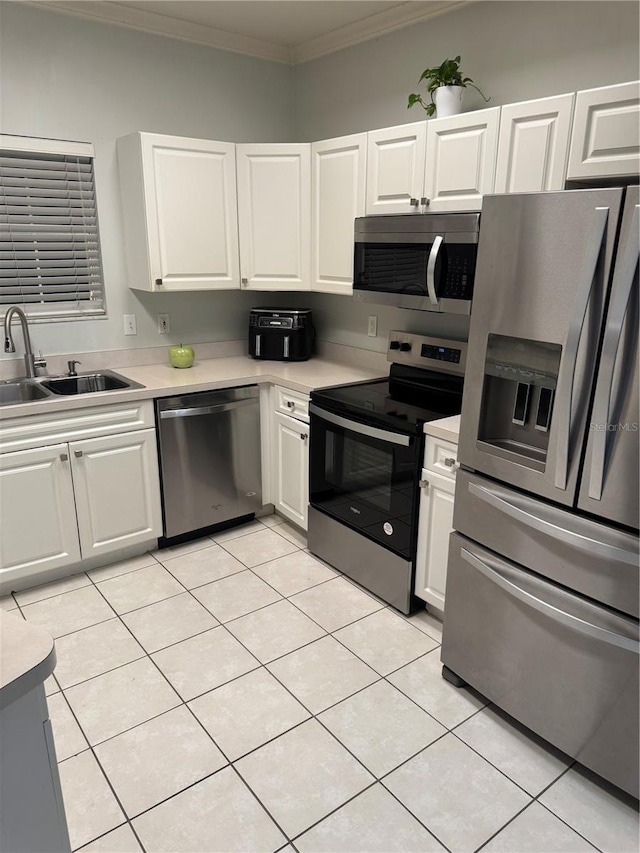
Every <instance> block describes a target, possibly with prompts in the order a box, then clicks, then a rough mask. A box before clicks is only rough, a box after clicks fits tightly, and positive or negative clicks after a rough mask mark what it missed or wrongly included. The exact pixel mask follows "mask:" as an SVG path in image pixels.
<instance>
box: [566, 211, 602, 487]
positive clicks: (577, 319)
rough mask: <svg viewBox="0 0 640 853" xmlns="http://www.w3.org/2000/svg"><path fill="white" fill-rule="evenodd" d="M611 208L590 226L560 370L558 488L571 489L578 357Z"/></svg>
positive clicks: (595, 218)
mask: <svg viewBox="0 0 640 853" xmlns="http://www.w3.org/2000/svg"><path fill="white" fill-rule="evenodd" d="M608 220H609V208H608V207H596V208H595V210H594V211H593V218H592V220H591V225H590V237H589V242H588V245H589V249H588V251H587V254H586V256H585V260H584V265H583V268H582V274H581V279H580V282H579V284H578V289H577V292H576V297H575V302H574V305H573V311H572V313H571V322H570V324H569V331H568V333H567V341H566V344H565V347H564V353H563V358H562V362H561V364H560V372H559V375H558V390H557V393H556V412H555V420H556V434H557V445H556V471H555V486H556V488H557V489H563V490H564V489H566V488H567V478H568V475H569V461H570V459H569V444H570V441H571V409H572V407H573V383H574V376H575V369H576V362H577V360H578V346H579V344H580V338H581V336H582V329H583V327H584V321H585V317H586V315H587V307H588V305H589V298H590V297H591V292H592V290H593V286H594V284H595V279H596V272H597V267H598V259H599V257H600V252H601V251H602V244H603V242H604V238H605V234H606V230H607V222H608Z"/></svg>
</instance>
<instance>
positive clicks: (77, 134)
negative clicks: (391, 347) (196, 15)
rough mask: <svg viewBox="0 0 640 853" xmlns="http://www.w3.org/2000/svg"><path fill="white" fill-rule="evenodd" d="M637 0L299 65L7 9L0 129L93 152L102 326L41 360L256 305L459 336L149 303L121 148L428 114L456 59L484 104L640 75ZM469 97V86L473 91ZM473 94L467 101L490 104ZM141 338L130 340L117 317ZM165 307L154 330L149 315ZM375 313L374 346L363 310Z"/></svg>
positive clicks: (356, 329) (496, 16)
mask: <svg viewBox="0 0 640 853" xmlns="http://www.w3.org/2000/svg"><path fill="white" fill-rule="evenodd" d="M638 9H639V7H638V4H637V3H635V2H585V3H583V2H513V0H512V2H486V3H479V4H475V5H472V6H469V7H466V8H463V9H461V10H459V11H456V12H452V13H450V14H448V15H443V16H440V17H437V18H434V19H432V20H430V21H426V22H424V23H421V24H418V25H416V26H413V27H409V28H406V29H403V30H399V31H397V32H395V33H390V34H389V35H387V36H384V37H382V38H379V39H375V40H373V41H369V42H365V43H363V44H360V45H356V46H354V47H352V48H348V49H346V50H342V51H339V52H337V53H334V54H331V55H330V56H327V57H324V58H322V59H318V60H316V61H314V62H309V63H306V64H304V65H300V66H297V67H296V68H293V69H292V68H288V67H287V66H284V65H281V64H278V63H273V62H267V61H262V60H254V59H251V58H248V57H244V56H240V55H238V54H234V53H228V52H225V51H220V50H216V49H213V48H206V47H200V46H197V45H193V44H189V43H187V42H181V41H177V40H172V39H166V38H162V37H159V36H153V35H148V34H145V33H139V32H136V31H134V30H127V29H122V28H119V27H115V26H110V25H106V24H100V23H93V22H90V21H84V20H81V19H76V18H73V17H70V16H66V15H60V14H57V13H53V12H47V11H43V10H42V9H36V8H31V7H28V6H26V5H23V4H19V3H0V13H1V21H0V23H1V25H2V26H1V28H0V129H1V130H2V132H3V133H15V134H23V135H28V136H49V137H53V138H63V139H65V138H66V139H75V140H86V141H90V142H93V143H94V145H95V148H96V181H97V191H98V204H99V212H100V228H101V238H102V248H103V256H104V257H103V259H104V270H105V283H106V289H107V305H108V311H109V318H108V319H106V320H87V321H76V322H64V323H49V324H38V326H37V327H36V328H35V330H34V333H33V338H34V343H35V345H36V347H41V348H42V349H43V351H44V352H45V353H51V354H55V353H66V352H78V353H79V352H83V351H89V350H110V349H126V348H129V347H131V348H135V347H145V346H161V345H165V344H169V343H171V342H173V341H177V340H181V339H185V340H188V341H189V342H191V343H198V342H202V341H213V340H233V339H237V338H240V337H244V334H245V329H246V314H247V311H248V309H249V308H250V307H251V306H252V305H256V304H260V303H262V304H266V305H273V304H278V303H279V304H281V305H282V304H285V303H288V304H297V305H299V306H300V307H311V308H313V310H314V314H315V317H316V323H317V327H318V332H319V335H320V336H321V337H322V338H324V339H326V340H330V341H334V342H336V343H342V344H351V345H354V346H362V347H365V348H370V349H376V350H383V349H384V347H385V340H386V334H387V332H388V330H389V329H392V328H398V329H409V330H413V331H417V332H423V333H432V334H436V335H438V334H441V335H447V334H450V335H453V336H455V337H464V335H465V334H466V331H467V328H468V323H467V321H466V320H464V319H461V318H448V317H439V316H436V315H432V314H426V313H423V312H415V311H400V310H395V309H390V308H384V307H382V306H368V307H366V306H365V307H361V306H358V305H355V304H354V303H353V302H352V301H351V300H348V299H344V298H341V297H336V296H324V295H321V294H299V295H298V294H296V295H289V296H284V295H283V296H280V295H278V294H259V293H253V294H247V293H234V292H230V293H210V294H206V293H201V294H144V293H143V294H141V293H138V292H133V291H130V290H129V288H128V287H127V282H126V274H125V263H124V243H123V234H122V224H121V217H120V207H119V205H120V197H119V191H118V181H117V163H116V153H115V140H116V138H117V137H118V136H122V135H124V134H126V133H130V132H132V131H135V130H146V131H155V132H160V133H162V132H166V133H175V134H178V135H181V136H195V137H198V136H200V137H205V138H207V137H208V138H211V139H221V140H229V141H235V142H249V141H255V142H271V141H289V140H292V139H297V140H299V141H312V140H314V139H324V138H329V137H332V136H339V135H342V134H346V133H352V132H357V131H362V130H368V129H371V128H375V127H385V126H390V125H393V124H403V123H407V122H410V121H417V120H420V119H422V118H424V113H423V112H422V111H421V110H420V109H419V108H414V109H413V110H412V111H407V109H406V97H407V94H408V93H409V92H411V91H414V90H415V84H416V81H417V78H418V76H419V75H420V73H421V72H422V70H423V69H424V68H425V67H426V66H427V65H432V64H436V63H439V62H440V61H441V60H442V59H444V58H445V57H446V56H453V55H456V54H457V53H460V54H461V55H462V57H463V60H464V65H463V69H464V70H465V72H466V73H467V74H469V75H470V76H472V77H473V78H474V79H475V80H476V82H477V83H478V84H479V85H480V87H481V88H482V89H483V90H484V91H485V93H486V94H487V95H490V96H491V105H498V104H503V103H509V102H513V101H518V100H526V99H529V98H535V97H543V96H544V95H551V94H557V93H560V92H567V91H574V90H577V89H584V88H590V87H593V86H602V85H607V84H609V83H617V82H622V81H625V80H632V79H636V78H637V77H638ZM472 91H473V90H469V92H470V93H471V92H472ZM482 105H483V104H482V100H481V98H480V96H479V95H473V94H470V95H469V97H468V101H467V108H470V109H475V108H478V107H480V106H482ZM131 312H133V313H135V314H136V315H137V318H138V335H137V336H135V337H125V336H124V335H123V331H122V314H123V313H131ZM157 313H169V314H170V316H171V325H172V334H171V335H170V336H160V335H158V333H157V331H156V321H155V315H156V314H157ZM369 314H376V315H377V316H378V318H379V333H378V337H377V338H368V337H367V336H366V325H367V317H368V315H369Z"/></svg>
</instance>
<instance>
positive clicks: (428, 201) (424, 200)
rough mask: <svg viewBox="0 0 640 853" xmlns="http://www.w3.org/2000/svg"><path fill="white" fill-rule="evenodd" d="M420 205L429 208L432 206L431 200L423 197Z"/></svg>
mask: <svg viewBox="0 0 640 853" xmlns="http://www.w3.org/2000/svg"><path fill="white" fill-rule="evenodd" d="M420 204H421V205H423V206H424V207H429V205H430V204H431V199H430V198H427V197H426V196H424V195H423V196H422V198H421V199H420Z"/></svg>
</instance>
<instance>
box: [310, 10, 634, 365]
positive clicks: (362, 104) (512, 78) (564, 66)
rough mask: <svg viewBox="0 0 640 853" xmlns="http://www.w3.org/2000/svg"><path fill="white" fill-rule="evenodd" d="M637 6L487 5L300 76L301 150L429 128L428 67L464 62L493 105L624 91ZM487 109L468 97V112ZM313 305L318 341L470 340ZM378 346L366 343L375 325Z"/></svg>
mask: <svg viewBox="0 0 640 853" xmlns="http://www.w3.org/2000/svg"><path fill="white" fill-rule="evenodd" d="M639 10H640V6H639V5H638V4H637V3H635V2H586V3H582V2H513V0H512V2H487V3H478V4H475V5H472V6H468V7H465V8H463V9H460V10H459V11H456V12H452V13H450V14H448V15H442V16H440V17H437V18H433V19H431V20H429V21H425V22H424V23H421V24H418V25H416V26H414V27H409V28H406V29H403V30H398V31H397V32H395V33H390V34H389V35H387V36H383V37H382V38H379V39H375V40H373V41H368V42H364V43H363V44H360V45H356V46H354V47H352V48H349V49H347V50H343V51H339V52H338V53H333V54H331V55H330V56H326V57H323V58H322V59H318V60H315V61H314V62H309V63H306V64H304V65H300V66H298V67H297V68H296V73H295V78H294V85H295V128H296V138H297V140H298V141H304V142H307V141H313V140H315V139H329V138H331V137H333V136H341V135H343V134H347V133H358V132H360V131H363V130H371V129H373V128H377V127H390V126H392V125H395V124H406V123H407V122H411V121H421V120H422V119H424V118H425V113H424V111H423V110H422V109H421V108H420V107H414V108H413V109H412V110H407V106H406V104H407V95H408V93H409V92H415V91H418V88H417V80H418V77H419V76H420V74H421V73H422V71H423V70H424V69H425V68H426V67H427V66H432V65H437V64H439V63H440V62H442V60H443V59H445V58H446V57H448V56H449V57H450V56H456V55H457V54H460V55H461V56H462V58H463V63H462V69H463V71H464V72H465V74H466V75H467V76H470V77H472V78H473V79H474V81H475V82H476V83H477V84H478V85H479V86H480V88H481V89H482V90H483V92H484V93H485V95H487V96H490V97H491V101H490V103H489V104H488V106H495V105H501V104H507V103H513V102H516V101H523V100H529V99H531V98H540V97H544V96H546V95H555V94H561V93H563V92H573V91H577V90H578V89H589V88H593V87H596V86H606V85H608V84H611V83H621V82H625V81H627V80H636V79H637V78H638V63H639V54H638V18H639ZM483 106H485V104H484V102H483V101H482V98H481V97H480V95H478V94H477V93H474V91H473V89H468V90H467V93H466V98H465V107H466V109H478V108H481V107H483ZM345 303H346V300H343V299H341V298H340V297H330V296H324V297H318V296H314V297H313V305H312V307H313V308H314V311H315V313H316V314H317V324H318V327H319V334H320V335H321V336H322V337H323V338H325V339H327V340H330V341H332V342H334V343H342V344H345V343H349V342H352V343H353V345H354V346H361V347H364V348H366V349H375V350H383V349H384V348H385V344H386V333H387V332H388V330H389V329H401V330H402V329H406V330H409V331H414V332H418V333H424V334H433V335H443V336H447V335H451V336H453V337H464V335H465V333H466V331H467V330H468V320H464V319H462V318H456V317H444V316H438V315H434V314H428V313H425V312H418V311H407V310H394V309H390V308H385V307H383V306H374V305H368V306H362V305H359V304H358V305H356V304H355V303H349V304H345ZM369 314H376V315H377V316H378V318H379V323H378V337H377V338H368V337H367V336H366V330H367V317H368V315H369Z"/></svg>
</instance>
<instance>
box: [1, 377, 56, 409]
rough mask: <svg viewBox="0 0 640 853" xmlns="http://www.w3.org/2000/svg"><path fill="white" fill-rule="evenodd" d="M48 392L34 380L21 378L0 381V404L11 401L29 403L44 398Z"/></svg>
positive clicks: (9, 403) (6, 403) (4, 404)
mask: <svg viewBox="0 0 640 853" xmlns="http://www.w3.org/2000/svg"><path fill="white" fill-rule="evenodd" d="M45 397H49V394H47V392H46V391H45V390H44V388H41V387H40V385H39V384H38V383H36V382H32V381H29V380H25V379H23V380H22V381H17V382H0V406H7V405H11V404H12V403H30V402H32V401H33V400H44V399H45Z"/></svg>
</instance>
